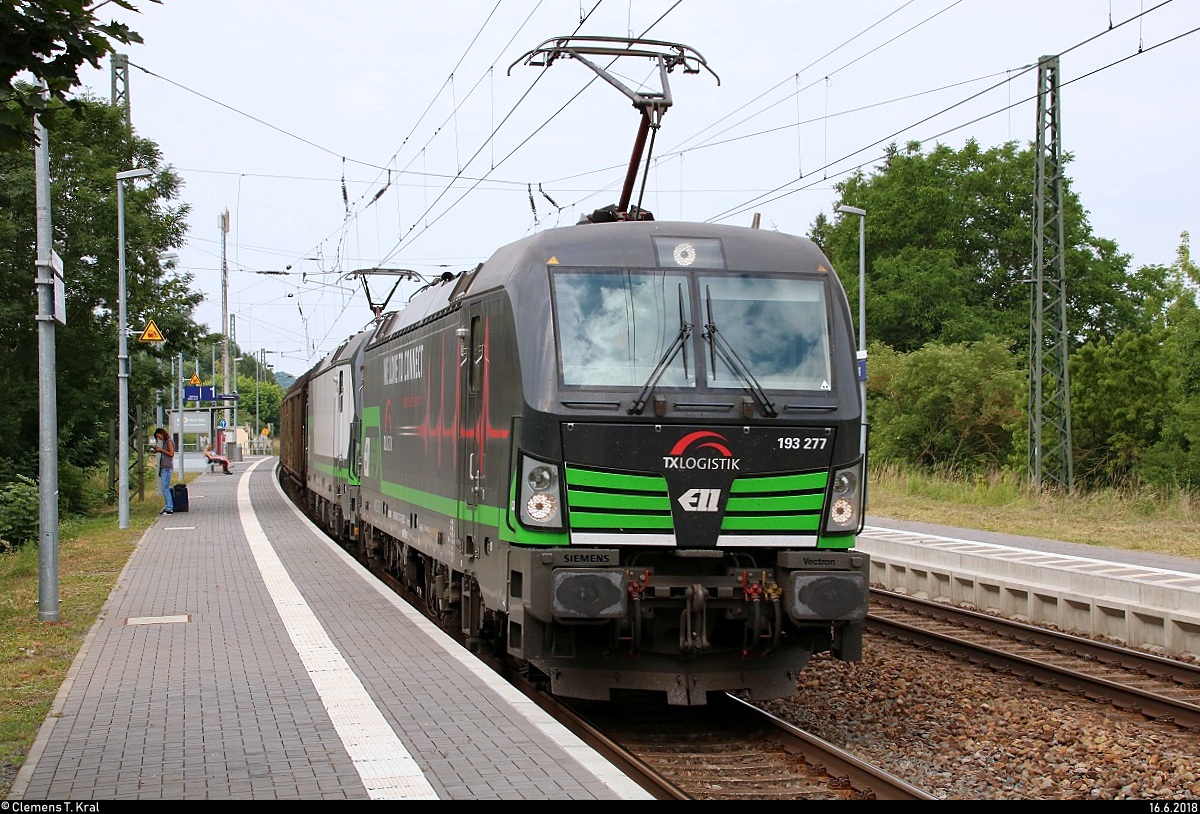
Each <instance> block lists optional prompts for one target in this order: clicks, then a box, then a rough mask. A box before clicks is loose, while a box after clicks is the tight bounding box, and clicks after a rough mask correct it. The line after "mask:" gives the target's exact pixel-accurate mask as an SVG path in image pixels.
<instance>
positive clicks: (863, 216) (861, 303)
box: [837, 204, 867, 456]
mask: <svg viewBox="0 0 1200 814" xmlns="http://www.w3.org/2000/svg"><path fill="white" fill-rule="evenodd" d="M837 211H838V212H840V213H842V214H843V215H858V392H859V397H860V398H861V399H862V431H861V434H860V440H859V447H860V449H859V451H860V452H861V453H862V454H863V455H864V456H865V455H866V454H867V210H865V209H859V208H858V207H857V206H846V205H845V204H842V205H841V206H839V207H838V208H837Z"/></svg>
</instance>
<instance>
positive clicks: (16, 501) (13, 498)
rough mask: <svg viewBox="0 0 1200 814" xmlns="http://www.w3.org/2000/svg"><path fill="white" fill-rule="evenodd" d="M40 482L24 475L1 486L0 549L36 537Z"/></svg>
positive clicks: (18, 544)
mask: <svg viewBox="0 0 1200 814" xmlns="http://www.w3.org/2000/svg"><path fill="white" fill-rule="evenodd" d="M39 507H40V503H39V499H38V487H37V482H36V481H34V480H33V479H32V478H28V477H26V476H25V475H17V479H16V480H14V481H11V482H10V483H6V484H5V485H4V486H2V487H0V550H6V549H9V548H16V547H18V546H21V545H24V544H25V543H27V542H29V541H30V540H36V539H37V535H38V522H39V516H38V514H39Z"/></svg>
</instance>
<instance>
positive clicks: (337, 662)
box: [10, 458, 652, 801]
mask: <svg viewBox="0 0 1200 814" xmlns="http://www.w3.org/2000/svg"><path fill="white" fill-rule="evenodd" d="M275 460H276V459H275V458H267V459H260V460H257V461H255V462H253V463H251V462H247V463H245V464H239V465H237V466H236V469H235V474H236V477H226V476H225V475H223V474H221V473H216V474H206V475H202V476H201V477H199V478H197V479H195V480H194V481H192V483H191V484H190V489H189V491H190V497H191V500H190V503H191V510H190V511H189V512H188V513H186V514H181V513H176V514H174V515H171V516H160V517H159V519H158V522H157V523H156V524H155V525H154V526H153V527H151V528H150V529H149V530H148V531H147V533H146V535H145V536H144V537H143V538H142V540H141V541H140V542H139V544H138V546H137V548H136V550H135V551H134V553H133V555H132V556H131V558H130V560H129V563H128V564H127V565H126V567H125V570H124V571H123V572H122V574H121V576H120V578H119V579H118V581H117V584H116V586H115V587H114V589H113V592H112V595H111V596H110V597H109V599H108V602H107V603H106V605H105V607H104V609H103V610H102V612H101V614H100V617H99V619H98V620H97V622H96V624H95V626H94V627H93V628H92V630H91V631H90V633H89V634H88V637H87V640H86V641H85V643H84V645H83V647H82V649H81V650H80V652H79V654H78V656H77V658H76V660H75V662H74V664H73V665H72V667H71V670H70V672H69V673H68V676H67V679H66V681H65V682H64V684H63V686H62V688H61V690H60V691H59V694H58V697H57V698H56V699H55V703H54V706H53V708H52V710H51V713H50V715H49V716H48V718H47V719H46V722H45V723H44V724H43V726H42V728H41V730H40V731H39V733H38V737H37V740H36V741H35V743H34V746H33V749H32V750H31V752H30V755H29V759H28V760H27V761H26V763H25V765H24V766H23V767H22V768H21V770H20V772H19V773H18V775H17V779H16V782H15V783H14V785H13V789H12V793H11V795H10V799H13V800H26V801H35V800H127V799H166V800H212V799H259V800H277V799H288V800H309V799H312V800H327V799H426V800H432V799H443V800H478V799H488V800H623V799H652V798H651V795H650V794H649V793H647V792H646V791H644V790H643V789H642V788H641V787H639V786H638V785H637V784H635V783H634V782H633V781H632V780H629V779H628V778H627V777H625V776H624V775H623V774H621V773H620V772H618V771H617V770H616V769H615V768H614V767H613V766H612V765H611V764H610V763H608V762H607V761H606V760H604V759H603V758H602V757H601V756H599V755H598V754H597V753H596V752H594V751H593V750H591V749H590V748H589V747H587V746H586V745H584V744H583V743H582V742H581V741H579V740H578V739H577V738H576V737H575V736H573V735H572V734H570V733H569V732H568V731H567V730H566V729H565V728H563V727H562V726H561V725H560V724H558V723H557V722H555V721H554V720H553V719H551V718H550V717H549V716H548V715H547V714H546V713H545V712H544V711H542V710H541V709H540V708H539V707H538V706H537V705H535V704H534V703H533V702H532V701H529V700H528V699H526V698H525V697H524V696H522V695H521V694H520V693H518V692H517V691H516V690H514V689H512V688H511V687H509V686H508V685H507V684H505V683H504V682H503V681H502V680H501V679H499V677H497V676H496V675H494V674H493V673H492V672H491V671H490V670H488V669H487V668H486V667H485V666H484V665H483V664H482V663H481V662H479V661H478V660H477V659H476V658H475V657H474V656H472V655H471V654H470V653H468V652H467V651H466V650H465V649H463V648H462V647H461V646H459V645H458V644H457V643H456V642H454V641H453V640H452V639H450V638H449V637H448V636H446V635H445V634H444V633H442V632H441V631H440V630H438V629H437V628H436V627H435V626H434V625H433V624H432V623H431V622H430V621H429V620H428V619H426V618H425V617H424V616H422V615H421V614H420V613H419V612H417V611H416V610H414V609H412V608H411V607H409V606H408V605H407V604H405V603H404V602H403V601H401V600H400V599H399V598H397V597H396V596H395V595H393V594H392V593H391V592H390V591H389V590H388V589H387V588H385V587H384V586H382V585H381V584H380V583H379V582H378V581H377V580H376V579H375V578H374V577H373V576H371V575H370V574H369V573H368V572H367V571H366V570H365V569H363V568H362V567H361V566H360V565H359V564H358V563H357V562H355V561H354V560H353V559H352V558H351V557H350V556H349V555H347V554H346V553H345V552H344V551H342V550H341V549H340V548H339V547H338V546H337V545H335V544H334V543H333V542H332V541H330V540H329V539H328V538H327V537H326V536H325V535H324V534H322V533H321V532H320V531H318V530H317V529H316V528H315V527H313V526H312V525H311V524H310V523H309V522H308V521H307V520H306V519H305V518H304V517H303V516H302V515H301V514H300V513H299V511H298V510H297V509H296V508H295V507H294V506H293V505H292V504H291V502H290V501H288V500H287V498H286V497H285V496H284V494H283V492H282V490H281V489H280V488H279V486H278V483H277V482H276V478H275V474H274V470H275V466H274V465H275Z"/></svg>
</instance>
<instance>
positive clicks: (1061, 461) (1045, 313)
mask: <svg viewBox="0 0 1200 814" xmlns="http://www.w3.org/2000/svg"><path fill="white" fill-rule="evenodd" d="M1058 76H1059V71H1058V57H1057V56H1044V57H1042V58H1041V59H1040V60H1038V112H1037V116H1038V132H1037V156H1036V165H1035V171H1034V228H1033V243H1034V245H1033V254H1034V266H1033V274H1034V277H1033V279H1032V280H1031V281H1030V282H1031V283H1032V286H1031V289H1030V290H1031V294H1030V300H1029V477H1030V481H1031V482H1032V484H1033V487H1034V488H1035V489H1037V490H1040V489H1041V488H1042V486H1043V484H1047V483H1052V484H1057V485H1059V486H1061V487H1064V488H1066V489H1068V490H1069V489H1071V488H1073V487H1074V472H1073V471H1072V463H1071V386H1070V377H1069V376H1068V373H1067V339H1068V333H1067V295H1066V246H1065V245H1064V238H1063V232H1064V230H1063V166H1062V160H1061V147H1060V142H1059V139H1060V136H1061V133H1060V125H1061V121H1062V120H1061V108H1060V98H1059V83H1058Z"/></svg>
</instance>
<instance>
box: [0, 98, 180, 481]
mask: <svg viewBox="0 0 1200 814" xmlns="http://www.w3.org/2000/svg"><path fill="white" fill-rule="evenodd" d="M10 109H11V106H10ZM49 154H50V175H51V179H52V185H51V221H52V224H53V230H54V235H53V239H54V247H55V249H56V251H57V252H58V253H59V255H60V256H61V257H62V259H63V266H64V276H65V278H66V299H67V303H66V306H67V324H66V326H59V327H58V328H57V329H56V331H55V337H56V367H57V373H58V377H57V396H56V400H57V410H58V423H59V436H58V438H59V458H60V462H66V463H68V464H71V465H74V466H78V467H87V466H91V465H94V464H96V463H98V462H100V461H102V460H104V459H105V458H106V457H107V455H108V444H109V435H110V434H109V423H110V421H111V420H112V419H115V418H116V414H117V409H116V404H117V360H116V354H117V306H118V297H117V291H118V261H117V253H118V252H117V193H116V183H117V182H116V178H115V176H116V173H117V172H118V171H120V170H124V169H128V168H130V167H146V168H148V169H151V170H152V171H153V175H152V176H151V177H150V178H148V179H146V180H144V181H139V182H126V188H125V233H126V234H125V238H126V239H125V243H126V303H127V315H128V326H129V328H130V329H133V330H140V329H141V328H142V327H144V325H145V323H146V321H147V320H148V319H151V318H153V319H154V321H155V323H156V324H157V325H158V327H159V328H160V329H161V330H162V332H163V333H164V334H165V336H166V338H167V342H165V343H163V344H161V345H143V344H141V343H139V342H137V339H136V337H134V338H131V339H130V341H129V351H130V356H131V377H130V383H129V396H130V408H131V409H130V414H131V416H132V415H133V413H134V410H133V408H134V406H135V405H138V404H142V405H145V406H146V407H150V406H151V405H153V404H154V400H155V395H156V391H157V390H158V388H160V387H163V386H167V375H168V372H169V371H170V364H169V363H168V362H164V363H163V364H162V365H161V367H160V363H159V359H160V358H162V357H165V356H166V357H169V356H173V355H174V354H175V353H177V352H178V351H179V350H181V349H190V348H194V347H195V346H196V341H197V339H198V338H199V336H200V335H201V330H200V328H199V326H197V325H196V324H195V322H194V320H193V318H192V310H193V309H194V307H195V306H196V305H197V304H198V303H199V302H200V301H201V299H202V297H203V295H201V294H198V293H195V292H193V291H192V290H191V282H192V278H191V275H189V274H181V273H178V272H177V271H174V270H171V269H164V267H163V265H162V263H161V261H160V256H161V255H162V253H164V252H166V251H167V250H169V249H173V248H177V247H178V246H180V245H181V244H182V243H183V240H184V236H185V232H186V217H187V213H188V207H187V205H186V204H183V203H179V202H177V201H176V199H177V196H178V194H179V190H180V187H181V182H180V180H179V178H178V176H176V175H175V174H174V173H173V172H172V171H171V170H170V168H169V167H166V166H164V165H163V163H162V156H161V154H160V152H159V150H158V147H157V146H156V145H155V144H154V143H153V142H151V141H149V140H146V139H142V138H139V137H137V136H135V135H133V134H131V133H130V132H129V129H128V127H127V125H126V124H125V121H124V117H123V115H122V113H121V111H120V110H119V109H118V108H115V107H113V106H111V105H108V104H106V103H102V102H99V101H97V100H95V99H93V98H90V97H84V98H83V99H81V100H80V103H79V104H78V105H77V106H76V108H75V109H74V110H73V111H71V112H70V113H64V115H61V116H58V117H56V119H55V122H54V129H53V130H52V131H51V133H50V138H49ZM35 219H36V203H35V179H34V160H33V152H32V150H14V151H7V152H0V389H2V391H3V393H4V398H5V409H4V410H0V481H3V480H9V479H11V477H12V476H13V475H15V474H16V473H23V474H26V475H33V474H36V472H37V454H38V449H37V446H38V423H37V409H38V392H37V388H38V340H37V329H36V319H35V316H36V314H37V302H36V295H35V292H34V288H35V286H34V278H35V261H36V223H35Z"/></svg>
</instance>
